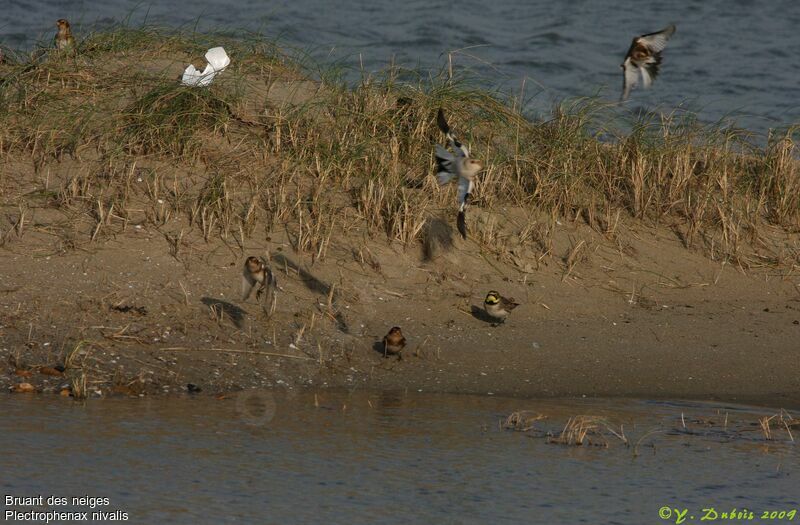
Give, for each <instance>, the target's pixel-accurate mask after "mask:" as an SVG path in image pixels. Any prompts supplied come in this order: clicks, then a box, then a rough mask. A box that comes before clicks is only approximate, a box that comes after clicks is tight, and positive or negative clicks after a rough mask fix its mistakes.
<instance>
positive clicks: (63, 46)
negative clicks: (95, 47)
mask: <svg viewBox="0 0 800 525" xmlns="http://www.w3.org/2000/svg"><path fill="white" fill-rule="evenodd" d="M56 27H57V28H58V32H57V33H56V37H55V40H54V41H53V44H54V45H55V47H56V49H58V50H60V51H65V50H70V49H74V48H75V39H74V38H73V37H72V30H71V29H70V28H69V22H68V21H67V20H65V19H64V18H61V19H59V20H58V21H57V22H56Z"/></svg>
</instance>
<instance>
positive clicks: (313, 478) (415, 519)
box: [0, 391, 800, 524]
mask: <svg viewBox="0 0 800 525" xmlns="http://www.w3.org/2000/svg"><path fill="white" fill-rule="evenodd" d="M317 401H318V404H319V407H315V398H314V394H311V393H300V394H296V395H291V396H286V395H285V394H281V395H278V394H276V395H275V396H274V397H273V395H272V394H271V393H269V392H255V391H250V392H249V393H246V394H245V395H241V396H240V397H237V396H235V395H234V396H231V397H230V398H228V399H224V400H217V399H214V398H211V397H197V398H183V399H141V400H93V401H90V402H88V403H85V404H81V403H76V402H72V401H71V400H69V399H61V398H55V399H54V398H52V397H41V396H39V397H26V396H22V395H18V396H8V397H6V396H4V399H3V400H2V406H3V417H2V419H1V420H0V421H2V422H1V423H0V486H2V492H3V493H4V494H11V495H15V496H30V495H38V494H43V495H45V496H47V495H51V494H54V495H59V496H70V497H71V496H76V495H89V496H95V497H107V498H109V500H110V504H109V505H108V506H107V507H105V508H104V510H116V509H121V510H124V511H125V512H127V513H128V514H129V516H130V518H129V519H130V522H132V523H593V524H594V523H625V524H628V523H630V524H642V523H659V522H662V521H661V520H660V519H659V518H658V510H659V509H660V508H661V507H662V506H664V505H669V506H672V507H681V508H688V509H690V511H691V512H693V513H698V515H697V516H696V517H698V518H699V515H700V514H699V512H700V509H702V508H703V507H710V506H713V507H716V508H718V509H728V510H729V509H730V508H731V507H736V508H739V509H741V508H743V507H747V508H748V509H751V510H754V511H757V510H762V509H763V510H773V509H774V510H781V509H789V508H796V507H798V504H800V502H799V501H798V499H800V498H798V495H799V494H800V492H799V491H798V488H797V477H798V476H800V452H798V449H797V447H796V446H795V445H793V444H791V443H790V442H788V440H787V439H786V434H782V436H783V437H782V438H781V439H779V440H778V441H776V442H773V443H770V444H767V443H766V442H765V441H764V439H763V437H762V436H761V435H760V433H759V432H757V431H755V428H754V427H752V426H751V425H750V423H753V422H755V421H756V420H757V417H758V416H760V415H765V414H768V413H771V411H769V410H767V409H752V408H747V407H735V406H727V407H726V406H719V405H704V404H694V403H663V402H646V401H619V400H617V401H613V402H599V401H592V402H588V401H585V400H573V401H568V400H564V401H534V400H527V401H523V400H512V399H502V398H492V397H475V396H456V395H433V394H414V395H409V394H399V393H397V394H395V393H358V394H347V393H331V392H323V393H319V394H318V397H317ZM265 409H266V410H265ZM517 409H529V410H536V411H539V412H541V413H543V414H545V415H547V416H548V419H547V420H545V421H544V422H542V423H541V428H543V429H550V430H553V431H555V432H558V430H559V429H560V428H561V426H562V425H563V424H564V423H565V422H566V420H567V418H568V417H570V416H574V415H577V414H594V415H602V416H604V417H606V418H608V419H609V420H610V421H612V422H614V423H615V424H617V425H624V426H623V428H624V432H625V434H626V435H627V436H628V437H629V439H630V440H631V442H635V441H638V440H639V439H640V438H642V440H641V446H640V448H639V451H640V454H639V456H638V457H634V454H633V449H632V447H631V448H629V447H625V446H623V445H622V444H620V443H619V442H616V441H615V440H614V439H613V438H612V439H611V441H610V446H609V447H608V448H601V447H591V448H589V447H583V448H576V447H566V446H561V445H554V444H548V443H547V442H546V440H545V439H544V438H541V437H531V434H530V433H522V432H511V431H503V430H501V429H500V428H499V421H500V420H501V419H502V418H504V417H505V416H506V415H508V414H509V413H510V412H512V411H514V410H517ZM725 412H727V413H728V416H729V426H730V428H733V427H734V426H738V428H742V429H744V430H745V431H743V432H741V433H740V434H739V435H738V437H736V438H735V439H732V438H731V435H730V434H728V433H724V432H721V431H720V427H719V426H717V427H715V428H716V430H715V429H714V428H711V427H707V426H704V425H703V424H701V423H692V420H693V419H701V418H703V419H707V418H712V417H713V418H717V421H718V422H719V421H721V419H719V415H720V414H724V413H725ZM772 412H774V411H772ZM681 413H684V414H685V420H686V421H687V423H688V424H689V427H690V428H692V429H695V430H696V431H697V432H699V433H701V434H703V435H692V436H690V435H684V434H677V433H675V432H669V431H670V430H671V429H675V428H678V427H680V425H681V423H680V421H681ZM651 430H658V431H659V432H657V433H654V434H650V435H649V436H648V435H646V434H647V433H648V432H649V431H651ZM653 445H655V446H654V447H653ZM62 510H63V509H62ZM796 519H800V516H798V517H797V518H796Z"/></svg>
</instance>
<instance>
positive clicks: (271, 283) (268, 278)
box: [242, 256, 278, 315]
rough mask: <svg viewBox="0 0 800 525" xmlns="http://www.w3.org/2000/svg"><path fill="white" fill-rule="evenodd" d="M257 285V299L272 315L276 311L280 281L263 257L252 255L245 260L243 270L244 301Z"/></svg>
mask: <svg viewBox="0 0 800 525" xmlns="http://www.w3.org/2000/svg"><path fill="white" fill-rule="evenodd" d="M256 287H258V289H257V290H256V301H258V302H259V303H262V304H263V305H265V309H268V310H267V313H268V314H269V315H272V313H273V312H274V311H275V303H276V297H277V294H276V292H277V289H278V281H277V279H276V278H275V274H273V273H272V269H271V268H270V267H269V265H268V264H267V261H265V260H264V258H263V257H253V256H250V257H248V258H247V260H246V261H245V262H244V270H243V271H242V301H246V300H247V298H248V297H250V294H251V293H252V292H253V289H254V288H256Z"/></svg>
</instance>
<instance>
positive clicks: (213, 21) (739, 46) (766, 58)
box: [0, 0, 800, 133]
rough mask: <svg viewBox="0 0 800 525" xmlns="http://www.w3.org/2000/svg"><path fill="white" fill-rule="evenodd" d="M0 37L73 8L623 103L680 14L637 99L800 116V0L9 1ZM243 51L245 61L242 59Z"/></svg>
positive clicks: (100, 21)
mask: <svg viewBox="0 0 800 525" xmlns="http://www.w3.org/2000/svg"><path fill="white" fill-rule="evenodd" d="M0 7H2V8H0V13H2V14H0V43H2V44H5V45H10V46H12V47H27V46H32V45H33V44H34V43H35V42H36V41H37V39H43V40H46V41H47V42H49V41H50V40H51V39H52V35H53V32H54V27H53V25H54V22H55V20H56V19H58V18H62V17H66V18H69V19H70V20H73V21H74V22H76V26H77V32H78V33H79V34H80V33H81V32H82V31H83V32H85V31H88V30H89V29H90V28H91V27H103V26H108V25H111V24H113V23H115V22H119V21H121V20H124V19H126V18H127V19H128V20H129V22H130V23H132V24H134V25H136V24H139V23H142V22H144V21H147V23H151V24H158V25H166V26H171V27H181V28H184V29H191V28H194V27H198V28H199V29H200V30H208V29H223V30H229V31H234V32H235V31H242V30H248V31H258V32H261V33H263V34H264V35H265V36H266V37H268V38H271V39H275V38H277V39H278V40H279V41H280V42H281V43H283V44H284V45H286V46H291V47H297V48H300V49H303V50H306V51H309V52H311V55H312V56H314V57H315V58H316V59H317V60H319V61H320V62H322V63H333V62H336V63H339V64H341V65H344V66H346V67H351V68H353V70H354V71H355V70H357V68H359V67H360V65H361V64H363V66H364V67H365V68H366V69H368V70H374V69H380V68H382V67H384V66H386V65H387V64H389V63H390V62H392V61H394V62H395V63H399V64H403V65H406V66H412V67H417V66H419V67H421V68H422V69H423V70H429V69H439V68H441V67H443V66H444V65H445V64H446V63H447V54H448V53H449V52H451V51H457V50H460V51H457V52H456V53H455V54H454V55H453V56H454V63H455V66H456V67H457V68H466V69H469V70H471V71H473V72H474V73H476V74H478V75H480V76H481V77H482V78H483V79H484V80H483V82H484V83H485V85H486V86H502V87H503V88H504V89H505V90H506V91H509V90H511V91H516V92H519V90H520V87H521V86H522V83H523V80H524V81H525V95H526V96H528V97H530V99H529V102H528V107H529V109H530V110H531V111H532V112H534V113H546V112H547V111H548V110H549V108H550V107H551V105H552V103H553V102H554V101H557V100H562V99H564V98H568V97H581V96H594V95H599V96H600V97H601V98H602V99H607V100H609V101H616V100H617V98H618V96H619V91H620V89H621V83H622V79H621V71H620V69H619V64H620V63H621V62H622V58H623V56H624V54H625V52H626V51H627V49H628V46H629V44H630V41H631V38H632V37H633V36H635V35H638V34H642V33H647V32H652V31H655V30H658V29H661V28H663V27H665V26H666V25H667V24H668V23H670V22H674V23H676V24H677V26H678V32H677V33H676V35H675V36H674V37H673V39H672V41H671V42H670V45H669V47H668V48H667V51H666V52H665V60H664V66H663V70H662V75H661V77H660V78H659V79H658V81H657V83H656V85H655V88H654V89H653V90H651V91H650V92H642V91H637V92H635V93H634V95H633V99H632V100H631V101H630V102H629V104H628V105H627V106H626V108H628V109H633V110H639V109H642V108H643V109H648V110H649V109H659V110H662V111H671V110H672V109H673V108H676V107H681V108H686V109H689V110H691V111H694V112H697V113H698V115H699V117H700V119H701V120H702V121H705V122H716V121H718V120H720V119H726V121H727V122H733V123H736V124H738V125H740V126H743V127H745V128H747V129H750V130H754V131H757V132H759V133H764V132H766V130H767V129H768V128H770V127H782V126H786V125H789V124H791V123H796V122H800V64H798V61H797V57H798V56H800V32H798V31H797V28H798V27H800V6H798V4H797V2H796V1H794V0H771V1H770V2H750V1H746V0H689V1H685V2H662V1H658V0H620V1H615V2H608V1H589V0H576V1H570V2H566V1H564V2H553V1H549V0H548V1H545V0H505V1H501V2H486V1H479V0H462V1H460V2H457V3H453V2H442V1H430V0H408V1H405V2H402V3H398V2H395V1H393V0H351V1H333V0H291V1H289V0H282V1H281V0H279V1H273V2H263V1H257V0H235V1H212V0H190V1H189V0H177V1H175V2H153V3H147V2H139V1H138V0H107V1H105V2H89V1H81V0H77V1H74V0H0ZM234 60H235V57H234Z"/></svg>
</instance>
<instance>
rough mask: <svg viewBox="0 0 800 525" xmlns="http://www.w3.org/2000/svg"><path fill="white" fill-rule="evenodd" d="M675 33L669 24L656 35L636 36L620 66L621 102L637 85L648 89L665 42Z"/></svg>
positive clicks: (657, 68)
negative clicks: (621, 79) (640, 84)
mask: <svg viewBox="0 0 800 525" xmlns="http://www.w3.org/2000/svg"><path fill="white" fill-rule="evenodd" d="M673 33H675V24H670V26H669V27H667V28H666V29H662V30H661V31H658V32H657V33H650V34H647V35H642V36H637V37H636V38H634V39H633V42H631V47H630V49H628V54H627V55H625V61H624V62H622V64H620V67H621V68H622V71H623V81H622V100H623V101H624V100H627V98H628V95H630V93H631V90H632V89H633V88H635V87H636V86H637V85H639V79H640V78H641V80H642V86H643V87H644V88H645V89H647V88H649V87H650V86H651V85H652V83H653V80H655V78H656V76H658V70H659V66H660V65H661V52H662V51H663V50H664V48H665V47H667V41H668V40H669V39H670V37H671V36H672V34H673Z"/></svg>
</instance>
